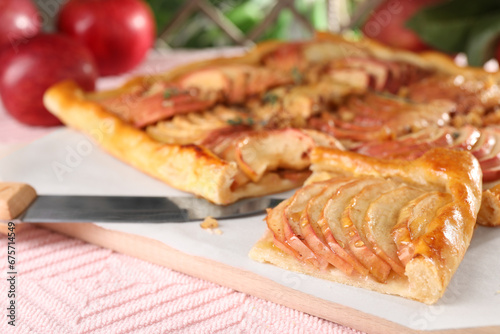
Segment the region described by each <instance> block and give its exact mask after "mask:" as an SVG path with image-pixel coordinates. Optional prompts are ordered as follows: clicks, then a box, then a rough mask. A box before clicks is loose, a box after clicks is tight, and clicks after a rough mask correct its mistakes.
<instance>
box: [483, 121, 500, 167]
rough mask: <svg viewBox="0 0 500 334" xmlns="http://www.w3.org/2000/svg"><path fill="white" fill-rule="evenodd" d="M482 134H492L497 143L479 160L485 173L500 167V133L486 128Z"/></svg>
mask: <svg viewBox="0 0 500 334" xmlns="http://www.w3.org/2000/svg"><path fill="white" fill-rule="evenodd" d="M482 132H483V133H488V134H490V135H491V136H492V137H493V138H494V141H495V143H494V144H493V147H492V148H491V150H490V152H488V154H486V155H484V156H482V157H481V158H478V160H479V164H480V165H481V168H482V169H483V171H484V170H487V169H491V168H495V167H496V166H498V165H500V133H498V132H497V131H495V130H491V129H490V128H485V129H483V130H482Z"/></svg>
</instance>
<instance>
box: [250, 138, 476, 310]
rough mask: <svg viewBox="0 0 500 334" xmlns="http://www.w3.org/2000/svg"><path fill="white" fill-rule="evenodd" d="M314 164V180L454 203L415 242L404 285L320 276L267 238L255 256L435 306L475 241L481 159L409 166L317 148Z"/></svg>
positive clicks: (433, 157) (458, 156) (447, 155)
mask: <svg viewBox="0 0 500 334" xmlns="http://www.w3.org/2000/svg"><path fill="white" fill-rule="evenodd" d="M312 163H313V165H312V170H313V175H312V176H311V177H312V178H314V179H315V180H322V179H325V177H327V175H343V176H351V177H362V176H367V175H369V176H375V177H382V178H385V179H393V180H399V181H401V182H404V183H406V184H409V185H416V186H419V187H423V188H424V189H425V188H426V189H429V190H439V191H444V192H447V193H449V194H450V195H451V196H452V201H451V202H450V203H449V204H446V205H445V206H443V207H442V208H441V209H440V211H439V213H438V214H437V216H435V217H434V219H433V220H432V222H431V223H429V224H428V226H427V227H426V229H425V233H424V234H423V235H422V236H421V237H419V238H418V239H417V240H416V241H415V244H414V247H415V250H414V253H413V255H412V257H411V259H410V260H409V262H408V263H407V264H406V266H405V275H406V277H407V278H408V281H407V285H406V286H405V287H403V286H402V285H401V284H402V283H401V282H400V280H399V279H395V280H394V279H392V280H391V279H389V280H388V283H386V284H380V283H375V282H373V281H372V280H370V279H366V282H365V281H363V280H360V279H358V278H353V279H350V278H348V277H347V278H346V277H341V278H339V274H338V272H335V271H334V269H332V270H333V271H332V273H325V272H319V271H318V270H317V269H315V268H309V267H307V266H306V265H303V264H300V263H298V261H296V260H295V259H294V258H293V257H290V256H286V255H285V254H284V253H280V252H278V251H276V247H274V248H273V247H271V248H269V247H267V246H265V244H266V243H269V242H270V241H269V237H268V236H266V237H264V239H263V241H261V242H259V244H257V245H256V246H255V248H254V249H253V250H252V252H251V257H252V258H254V259H256V260H259V261H263V262H271V263H274V264H276V265H278V266H282V267H289V268H292V269H293V270H298V271H301V272H306V273H308V274H311V275H314V276H318V277H323V278H327V279H331V280H333V281H338V282H342V283H346V284H351V285H355V286H361V287H365V288H369V289H372V290H376V291H380V292H384V293H391V294H396V295H400V296H403V297H408V298H412V299H416V300H419V301H422V302H424V303H429V304H431V303H435V302H436V301H437V300H438V299H439V298H440V297H441V296H442V295H443V293H444V291H445V289H446V287H447V285H448V283H449V281H450V279H451V277H452V275H453V274H454V272H455V271H456V269H457V268H458V265H459V264H460V262H461V260H462V258H463V256H464V254H465V252H466V250H467V248H468V247H469V244H470V240H471V238H472V234H473V231H474V226H475V223H476V217H477V213H478V211H479V207H480V204H481V191H482V182H481V178H482V173H481V169H480V167H479V164H478V162H477V160H476V159H475V158H474V157H473V156H472V155H471V154H470V153H468V152H464V151H456V150H449V149H433V150H431V151H429V152H427V153H426V154H425V155H424V156H422V157H421V158H419V159H417V160H414V161H411V162H409V161H399V160H380V159H376V158H371V157H367V156H363V155H360V154H356V153H352V152H342V151H339V150H333V149H326V148H316V149H314V151H313V154H312ZM334 272H335V273H334Z"/></svg>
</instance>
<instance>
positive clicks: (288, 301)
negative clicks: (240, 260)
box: [1, 223, 500, 334]
mask: <svg viewBox="0 0 500 334" xmlns="http://www.w3.org/2000/svg"><path fill="white" fill-rule="evenodd" d="M23 225H25V224H16V231H17V232H19V231H22V228H23ZM35 225H37V226H40V227H42V228H46V229H49V230H52V231H56V232H59V233H62V234H65V235H68V236H71V237H74V238H77V239H80V240H83V241H86V242H89V243H92V244H95V245H98V246H101V247H104V248H108V249H112V250H114V251H116V252H119V253H123V254H126V255H129V256H133V257H135V258H138V259H141V260H144V261H148V262H151V263H155V264H158V265H161V266H165V267H167V268H170V269H173V270H176V271H179V272H182V273H185V274H187V275H191V276H193V277H197V278H200V279H204V280H207V281H211V282H213V283H217V284H220V285H222V286H225V287H228V288H231V289H234V290H237V291H240V292H243V293H246V294H249V295H252V296H255V297H258V298H261V299H265V300H269V301H271V302H274V303H277V304H281V305H284V306H287V307H290V308H293V309H296V310H299V311H302V312H305V313H308V314H311V315H314V316H317V317H320V318H323V319H326V320H330V321H333V322H335V323H339V324H342V325H345V326H348V327H351V328H354V329H357V330H360V331H364V332H367V333H381V334H392V333H394V334H399V333H432V334H438V333H443V334H445V333H449V334H462V333H463V334H466V333H477V334H494V333H495V334H496V333H500V326H493V327H476V328H463V329H449V330H432V331H419V330H412V329H409V328H407V327H405V326H402V325H399V324H397V323H394V322H391V321H389V320H386V319H383V318H379V317H376V316H373V315H370V314H367V313H364V312H361V311H359V310H356V309H354V308H350V307H346V306H344V305H340V304H337V303H333V302H330V301H327V300H324V299H321V298H317V297H314V296H311V295H309V294H307V293H304V292H301V291H298V290H295V289H292V288H290V287H286V286H283V285H281V284H279V283H276V282H274V281H272V280H270V279H268V278H265V277H262V276H260V275H258V274H255V273H253V272H250V271H246V270H242V269H238V268H235V267H232V266H229V265H226V264H224V263H220V262H217V261H213V260H210V259H207V258H203V257H199V256H193V255H189V254H186V253H183V252H181V251H178V250H176V249H175V248H172V247H170V246H168V245H165V244H164V243H162V242H159V241H157V240H154V239H149V238H145V237H142V236H138V235H134V234H129V233H124V232H119V231H113V230H108V229H105V228H102V227H100V226H98V225H96V224H91V223H67V224H65V223H62V224H61V223H60V224H50V223H39V224H35ZM6 231H7V230H6V225H3V226H2V228H1V232H2V233H4V234H5V233H6Z"/></svg>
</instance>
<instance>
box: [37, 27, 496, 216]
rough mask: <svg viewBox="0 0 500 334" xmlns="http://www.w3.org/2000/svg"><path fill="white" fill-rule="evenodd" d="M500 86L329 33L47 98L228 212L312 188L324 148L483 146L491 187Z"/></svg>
mask: <svg viewBox="0 0 500 334" xmlns="http://www.w3.org/2000/svg"><path fill="white" fill-rule="evenodd" d="M498 83H499V75H498V74H491V73H487V72H485V71H483V70H482V69H475V68H469V67H459V66H457V65H455V63H454V62H453V60H452V59H450V58H449V57H447V56H445V55H442V54H440V53H437V52H427V53H421V54H414V53H411V52H406V51H401V50H395V49H391V48H387V47H385V46H382V45H380V44H378V43H376V42H374V41H371V40H369V39H357V40H352V39H348V38H344V37H342V36H337V35H332V34H324V33H319V34H318V35H317V36H316V37H315V38H314V39H312V40H308V41H299V42H275V41H272V42H265V43H262V44H259V45H257V46H256V47H255V48H253V49H251V50H249V51H248V52H246V53H245V54H244V55H242V56H240V57H235V58H217V59H211V60H206V61H201V62H197V63H191V64H187V65H184V66H181V67H178V68H175V69H173V70H171V71H169V72H167V73H159V74H154V75H147V76H142V77H134V78H132V79H131V80H130V81H129V82H127V83H126V84H124V85H123V86H122V87H119V88H116V89H113V90H108V91H101V92H84V91H82V90H81V88H80V87H78V86H76V85H75V84H74V83H72V82H62V83H59V84H57V85H55V86H53V87H52V88H50V89H49V90H48V91H47V92H46V94H45V96H44V103H45V105H46V107H47V109H48V110H49V111H50V112H52V113H53V114H54V115H56V116H57V117H58V118H59V119H60V120H61V121H62V122H63V123H64V124H67V125H68V126H70V127H72V128H75V129H77V130H78V131H81V132H84V133H86V134H87V135H89V136H91V137H94V139H95V140H96V142H97V143H98V144H99V145H100V146H101V147H102V148H103V149H105V150H106V151H108V152H109V153H110V154H112V155H114V156H116V157H117V158H119V159H121V160H122V161H124V162H125V163H128V164H130V165H132V166H134V167H136V168H137V169H139V170H141V171H143V172H145V173H147V174H149V175H151V176H153V177H155V178H157V179H159V180H161V181H163V182H165V183H167V184H169V185H171V186H172V187H175V188H177V189H180V190H183V191H186V192H189V193H192V194H194V195H196V196H200V197H203V198H206V199H207V200H209V201H211V202H213V203H216V204H222V205H224V204H229V203H232V202H235V201H237V200H239V199H241V198H245V197H253V196H262V195H268V194H272V193H276V192H281V191H285V190H289V189H293V188H297V187H300V186H301V185H302V184H303V182H304V180H305V179H306V178H307V177H308V176H309V175H310V171H309V165H310V163H311V161H310V155H311V152H312V151H313V149H315V148H316V147H326V148H335V149H340V150H347V151H351V152H356V153H359V154H363V155H366V156H372V157H377V158H382V159H399V160H401V159H403V160H408V161H411V160H414V159H418V158H419V157H421V156H422V155H423V154H425V153H426V152H427V151H429V150H430V149H432V148H436V147H444V148H450V149H460V150H464V151H469V152H471V153H472V154H473V155H474V156H475V158H476V159H477V160H478V161H479V163H480V166H481V168H482V170H483V175H484V179H483V181H484V187H485V189H489V188H491V187H493V186H494V185H495V183H496V182H497V181H499V180H500V172H499V171H500V130H499V127H498V124H500V108H499V105H500V103H499V101H500V87H499V84H498ZM491 193H493V190H492V191H491ZM485 198H489V200H488V203H486V204H487V205H488V208H487V209H485V210H486V211H488V212H489V214H486V213H484V214H482V215H481V217H483V218H481V219H480V220H479V222H480V223H485V224H487V225H500V217H499V215H497V214H492V213H491V212H500V203H499V201H495V200H492V197H491V196H490V197H487V196H485ZM486 204H485V205H486ZM486 211H485V212H486ZM490 219H494V221H492V220H490ZM485 220H487V221H485Z"/></svg>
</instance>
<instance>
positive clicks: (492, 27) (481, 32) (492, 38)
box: [465, 12, 500, 66]
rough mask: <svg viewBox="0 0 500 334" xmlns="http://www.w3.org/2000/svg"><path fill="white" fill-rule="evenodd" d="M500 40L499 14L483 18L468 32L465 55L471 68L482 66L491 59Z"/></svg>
mask: <svg viewBox="0 0 500 334" xmlns="http://www.w3.org/2000/svg"><path fill="white" fill-rule="evenodd" d="M499 38H500V12H497V13H493V14H491V15H488V16H487V17H483V18H482V19H481V20H480V21H479V22H477V24H476V25H474V27H473V28H472V30H471V31H470V38H469V41H468V43H467V45H466V50H465V51H466V53H467V58H468V61H469V65H471V66H483V65H484V63H485V62H487V61H488V60H490V59H491V58H493V56H494V52H495V47H496V46H497V44H498V41H499Z"/></svg>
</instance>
